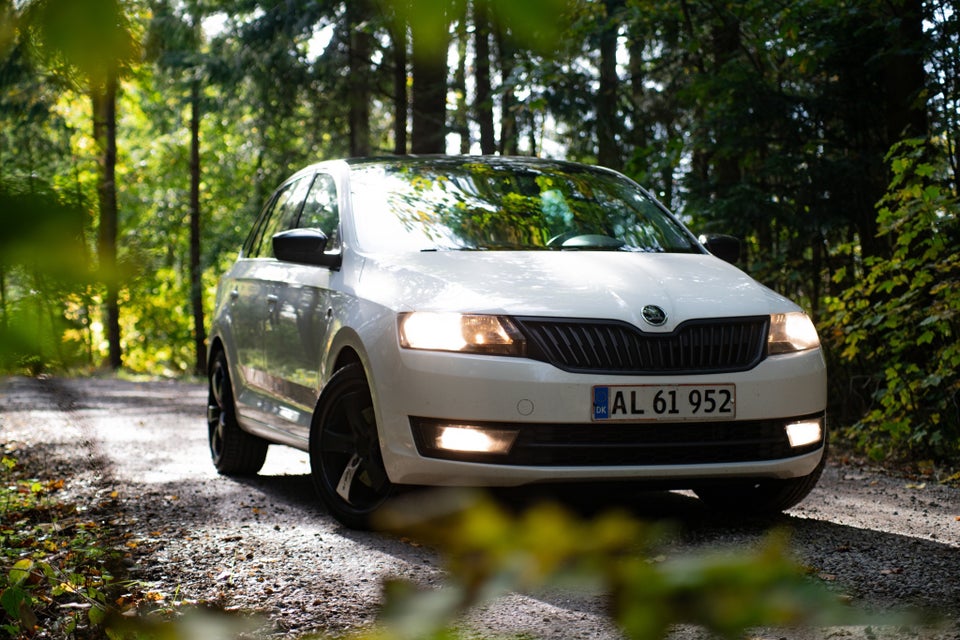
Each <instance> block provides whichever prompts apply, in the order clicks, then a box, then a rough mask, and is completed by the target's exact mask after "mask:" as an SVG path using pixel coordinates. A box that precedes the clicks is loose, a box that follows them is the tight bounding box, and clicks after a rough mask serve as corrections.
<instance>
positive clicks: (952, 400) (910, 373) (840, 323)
mask: <svg viewBox="0 0 960 640" xmlns="http://www.w3.org/2000/svg"><path fill="white" fill-rule="evenodd" d="M937 151H938V150H937V149H936V148H935V147H934V146H932V145H931V144H929V143H928V142H927V141H923V140H913V141H906V142H904V143H903V144H901V145H898V146H897V147H896V148H895V149H894V150H893V152H891V154H890V157H889V160H890V164H891V169H892V172H893V180H892V182H891V184H890V190H889V192H888V193H887V195H886V196H885V197H884V199H883V200H882V201H881V203H880V213H879V219H878V222H879V226H880V234H881V235H882V236H884V237H888V238H889V239H890V241H891V243H892V244H893V247H894V249H893V254H892V256H891V257H890V258H889V259H880V258H875V257H874V258H868V259H866V260H865V261H864V263H863V273H862V275H858V277H856V278H855V283H854V284H853V285H852V286H850V287H849V288H848V289H847V290H846V291H844V292H843V294H842V295H841V296H839V297H838V298H836V299H834V300H832V301H831V306H830V316H829V318H828V319H827V321H826V323H825V327H824V328H825V331H824V333H825V338H826V339H827V341H828V343H829V344H830V346H831V347H832V349H833V351H834V353H835V354H836V355H837V356H838V358H839V359H840V363H841V367H843V368H845V371H844V373H846V374H847V375H848V376H849V375H851V374H850V371H851V370H852V371H854V372H855V373H854V374H853V375H859V376H861V381H860V383H859V386H861V387H866V388H867V389H868V390H869V404H868V406H867V407H866V411H865V412H864V415H863V416H862V418H860V420H859V421H858V422H857V423H856V425H855V426H854V427H852V429H851V434H852V435H853V436H854V437H855V438H856V441H857V442H858V443H859V444H860V445H861V446H863V447H864V448H866V449H868V450H869V451H870V452H871V453H872V454H873V455H874V456H875V457H877V458H884V457H888V456H893V457H901V456H907V457H910V456H913V457H920V456H924V457H925V456H936V457H941V458H947V459H954V460H956V459H958V458H960V406H958V402H960V340H958V335H960V296H958V295H957V291H960V252H958V251H957V247H958V246H960V209H958V204H957V194H956V193H955V192H954V191H952V189H951V187H950V186H949V183H948V182H945V181H944V176H945V174H944V171H943V168H944V166H945V159H944V158H943V157H942V156H941V155H939V154H938V153H937ZM848 275H850V274H847V273H846V272H844V271H841V272H838V273H837V275H836V279H837V280H838V281H839V280H842V279H844V278H845V277H847V276H848Z"/></svg>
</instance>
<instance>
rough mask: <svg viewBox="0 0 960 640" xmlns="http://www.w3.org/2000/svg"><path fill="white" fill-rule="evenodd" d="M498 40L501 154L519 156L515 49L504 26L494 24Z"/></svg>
mask: <svg viewBox="0 0 960 640" xmlns="http://www.w3.org/2000/svg"><path fill="white" fill-rule="evenodd" d="M494 28H495V33H496V40H497V57H498V60H499V63H500V77H501V86H502V87H503V92H502V94H501V96H500V153H501V154H502V155H505V156H514V155H517V153H518V150H519V148H520V145H519V133H518V131H517V100H516V97H515V92H514V85H513V82H514V80H513V77H512V76H513V70H514V67H515V66H516V65H515V64H514V55H515V48H514V46H513V43H511V42H510V37H509V35H508V34H507V33H506V32H505V30H504V27H503V25H501V24H496V23H495V24H494Z"/></svg>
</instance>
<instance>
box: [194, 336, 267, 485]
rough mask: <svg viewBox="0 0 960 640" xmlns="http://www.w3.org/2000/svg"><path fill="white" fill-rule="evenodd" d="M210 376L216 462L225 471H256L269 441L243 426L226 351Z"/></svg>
mask: <svg viewBox="0 0 960 640" xmlns="http://www.w3.org/2000/svg"><path fill="white" fill-rule="evenodd" d="M209 378H210V386H209V393H208V396H207V437H208V440H209V443H210V457H211V458H213V466H215V467H216V468H217V471H219V472H220V473H222V474H223V475H228V476H229V475H237V476H243V475H254V474H256V473H257V472H258V471H260V469H261V467H263V462H264V460H266V458H267V447H268V446H269V444H270V443H269V442H267V441H266V440H263V439H262V438H258V437H257V436H254V435H251V434H249V433H247V432H246V431H244V430H243V429H241V428H240V424H239V423H238V422H237V410H236V406H235V405H234V403H233V386H232V385H231V384H230V371H229V369H228V368H227V357H226V356H225V355H224V353H223V351H219V352H218V353H217V355H216V356H215V357H214V359H213V362H212V363H211V365H210V376H209Z"/></svg>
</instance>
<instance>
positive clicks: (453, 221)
mask: <svg viewBox="0 0 960 640" xmlns="http://www.w3.org/2000/svg"><path fill="white" fill-rule="evenodd" d="M351 197H352V199H353V208H354V211H355V215H356V217H357V221H358V235H359V241H360V246H361V248H362V249H363V250H367V251H435V250H440V251H442V250H515V251H530V250H616V251H645V252H684V253H699V252H700V249H699V247H698V246H697V245H696V243H695V241H694V240H693V238H692V237H691V236H690V235H689V233H688V232H687V231H686V230H685V229H684V228H683V226H682V225H681V224H680V223H678V222H677V221H676V220H675V219H674V218H673V217H671V216H670V215H669V214H668V213H667V212H666V211H664V210H663V208H662V207H660V206H659V205H658V204H657V203H656V202H655V201H654V200H653V199H652V198H651V197H649V196H648V195H647V194H646V193H645V192H644V191H642V190H641V189H639V188H637V186H636V185H635V184H633V183H632V182H630V181H628V180H626V179H624V178H622V177H619V176H617V175H615V174H611V173H608V172H605V171H599V170H593V169H590V168H584V167H579V166H574V165H567V164H564V163H523V162H515V161H514V162H503V163H498V162H475V161H470V160H458V159H453V160H449V161H437V160H433V161H424V162H403V161H397V162H396V163H371V164H368V165H359V166H356V167H354V168H353V169H352V178H351Z"/></svg>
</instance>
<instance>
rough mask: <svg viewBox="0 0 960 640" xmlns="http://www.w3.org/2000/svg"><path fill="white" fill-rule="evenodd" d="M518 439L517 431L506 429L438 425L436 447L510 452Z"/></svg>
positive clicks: (473, 451) (456, 449)
mask: <svg viewBox="0 0 960 640" xmlns="http://www.w3.org/2000/svg"><path fill="white" fill-rule="evenodd" d="M516 439H517V432H516V431H510V430H506V429H478V428H476V427H468V426H461V425H438V426H437V427H436V437H435V440H434V447H436V448H437V449H446V450H448V451H463V452H468V453H508V452H509V451H510V447H512V446H513V441H514V440H516Z"/></svg>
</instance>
